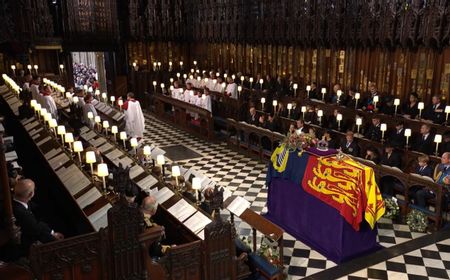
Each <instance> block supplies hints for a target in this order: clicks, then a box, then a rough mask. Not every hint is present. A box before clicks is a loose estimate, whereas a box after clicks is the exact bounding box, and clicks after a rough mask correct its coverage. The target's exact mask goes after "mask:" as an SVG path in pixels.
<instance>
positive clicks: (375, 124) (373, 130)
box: [364, 116, 381, 142]
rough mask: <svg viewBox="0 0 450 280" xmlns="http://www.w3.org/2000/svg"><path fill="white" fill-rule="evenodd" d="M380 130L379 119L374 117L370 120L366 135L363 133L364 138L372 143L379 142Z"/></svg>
mask: <svg viewBox="0 0 450 280" xmlns="http://www.w3.org/2000/svg"><path fill="white" fill-rule="evenodd" d="M380 128H381V122H380V117H377V116H374V117H373V118H372V124H371V125H370V126H369V127H368V129H367V130H366V133H364V137H366V138H367V139H370V140H372V141H377V142H379V141H380V140H381V130H380Z"/></svg>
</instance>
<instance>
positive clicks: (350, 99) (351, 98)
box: [341, 88, 361, 109]
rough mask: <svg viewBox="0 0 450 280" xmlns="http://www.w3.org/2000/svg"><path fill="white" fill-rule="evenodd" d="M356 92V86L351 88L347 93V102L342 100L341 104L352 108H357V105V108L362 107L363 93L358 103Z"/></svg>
mask: <svg viewBox="0 0 450 280" xmlns="http://www.w3.org/2000/svg"><path fill="white" fill-rule="evenodd" d="M355 93H356V90H355V89H354V88H350V89H349V90H348V93H347V99H346V100H345V102H341V104H342V105H344V106H346V107H348V108H352V109H355V106H357V108H356V109H359V108H361V95H360V99H359V100H358V104H356V99H355Z"/></svg>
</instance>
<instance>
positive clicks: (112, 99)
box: [109, 95, 116, 106]
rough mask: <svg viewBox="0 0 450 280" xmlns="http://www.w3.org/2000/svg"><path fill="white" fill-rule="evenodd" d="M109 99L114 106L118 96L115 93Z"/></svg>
mask: <svg viewBox="0 0 450 280" xmlns="http://www.w3.org/2000/svg"><path fill="white" fill-rule="evenodd" d="M109 99H110V100H111V104H112V105H113V106H114V102H116V97H115V96H114V95H113V96H111V97H110V98H109Z"/></svg>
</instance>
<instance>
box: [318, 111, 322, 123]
mask: <svg viewBox="0 0 450 280" xmlns="http://www.w3.org/2000/svg"><path fill="white" fill-rule="evenodd" d="M317 116H318V117H319V125H322V116H323V111H322V110H318V111H317Z"/></svg>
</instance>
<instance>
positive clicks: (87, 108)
mask: <svg viewBox="0 0 450 280" xmlns="http://www.w3.org/2000/svg"><path fill="white" fill-rule="evenodd" d="M93 99H94V97H92V94H90V93H88V94H87V95H86V96H85V97H84V105H83V123H84V124H85V125H87V126H89V127H90V128H94V118H95V116H98V114H97V110H96V109H95V107H94V105H93V104H92V100H93ZM89 112H91V113H92V116H93V117H92V119H89V118H88V114H89Z"/></svg>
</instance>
